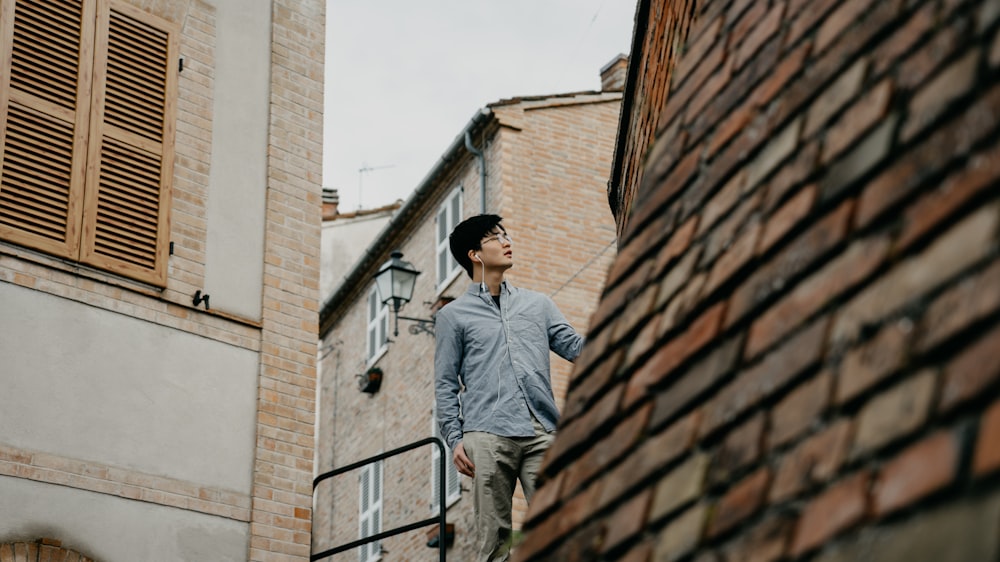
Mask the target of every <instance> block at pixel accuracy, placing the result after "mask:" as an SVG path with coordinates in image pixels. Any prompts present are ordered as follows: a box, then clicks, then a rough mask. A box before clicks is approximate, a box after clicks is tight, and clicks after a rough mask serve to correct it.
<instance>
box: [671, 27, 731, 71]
mask: <svg viewBox="0 0 1000 562" xmlns="http://www.w3.org/2000/svg"><path fill="white" fill-rule="evenodd" d="M722 24H723V18H722V17H721V16H720V17H717V18H715V20H714V21H713V22H712V23H711V24H709V25H708V26H707V28H706V29H705V31H704V32H703V33H702V34H701V35H700V36H698V38H697V40H696V41H695V42H694V43H693V44H692V45H691V46H690V47H689V48H688V49H686V50H685V52H684V56H682V57H681V60H680V61H678V63H677V67H676V70H675V71H674V73H673V76H672V78H673V83H674V84H675V86H674V87H675V88H676V87H677V86H676V85H678V84H681V83H683V82H684V79H685V78H687V77H688V75H689V74H691V71H692V70H694V69H695V68H698V65H699V64H700V63H701V61H702V59H703V58H704V57H705V55H706V53H708V50H709V49H710V48H711V47H712V46H713V45H714V44H715V40H716V39H718V37H719V31H721V30H722Z"/></svg>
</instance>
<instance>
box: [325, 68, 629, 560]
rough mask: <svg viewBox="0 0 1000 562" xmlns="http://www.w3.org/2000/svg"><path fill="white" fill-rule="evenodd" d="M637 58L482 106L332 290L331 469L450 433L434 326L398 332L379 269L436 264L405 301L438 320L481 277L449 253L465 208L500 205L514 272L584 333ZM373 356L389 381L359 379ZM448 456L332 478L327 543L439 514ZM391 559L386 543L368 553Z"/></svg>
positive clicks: (416, 547) (607, 235)
mask: <svg viewBox="0 0 1000 562" xmlns="http://www.w3.org/2000/svg"><path fill="white" fill-rule="evenodd" d="M625 64H626V59H625V58H624V57H619V58H617V59H616V60H615V61H613V62H612V63H611V64H609V65H608V66H607V67H606V68H605V69H604V73H603V75H604V77H605V78H606V81H605V82H604V90H603V91H600V92H577V93H572V94H564V95H552V96H539V97H522V98H514V99H508V100H502V101H499V102H496V103H493V104H491V105H489V106H487V107H486V108H484V109H482V110H480V111H479V112H477V113H476V114H475V116H474V117H473V118H472V119H471V120H470V121H469V123H468V124H467V125H466V127H465V128H464V130H462V131H460V132H459V134H458V135H457V136H456V137H455V140H454V141H453V143H452V144H451V145H450V146H449V147H448V148H447V150H446V151H445V152H444V154H443V155H442V157H441V159H440V160H439V161H438V163H437V164H436V165H435V167H434V168H433V169H432V170H431V172H430V173H429V174H428V175H427V176H426V178H425V179H424V180H423V181H422V183H421V184H420V185H419V186H418V187H417V189H416V190H415V192H414V194H413V195H412V196H411V197H410V198H409V199H408V200H407V201H406V202H405V203H404V204H403V206H402V208H400V209H399V210H398V211H397V212H396V213H395V215H394V216H393V218H392V219H391V221H390V222H389V223H388V225H387V226H386V227H385V228H384V229H383V230H382V232H381V233H380V234H379V235H378V236H377V237H376V239H375V241H374V242H373V243H372V244H371V245H370V246H369V247H368V249H367V251H366V252H365V253H364V255H363V256H362V258H361V260H360V261H359V262H358V263H357V264H356V265H355V267H354V269H353V270H352V271H351V272H350V273H349V274H348V276H347V278H346V280H345V281H344V282H343V283H342V284H341V285H340V288H339V289H338V290H337V291H336V292H335V293H334V294H333V296H331V297H330V298H329V299H328V300H327V301H326V302H325V304H324V306H323V309H322V311H321V315H320V329H321V338H322V343H321V352H322V356H323V359H322V360H321V362H320V390H319V396H320V399H319V414H318V420H319V421H318V423H319V426H318V437H317V442H318V445H317V459H318V460H317V472H319V473H322V472H325V471H328V470H332V469H334V468H337V467H342V466H345V465H348V464H351V463H353V462H356V461H359V460H362V459H364V458H367V457H370V456H373V455H377V454H380V453H382V452H386V451H390V450H392V449H395V448H398V447H401V446H404V445H407V444H409V443H412V442H415V441H418V440H420V439H424V438H427V437H431V436H432V435H434V434H435V433H436V424H435V422H434V417H433V414H434V412H433V410H434V396H433V356H434V339H433V334H432V333H429V332H427V331H417V332H416V333H412V332H410V327H413V328H417V327H419V326H421V325H420V324H415V323H413V322H410V321H407V320H400V321H399V324H400V333H399V335H398V336H396V335H393V333H392V332H393V316H392V314H391V313H390V312H389V311H388V309H387V307H385V306H381V305H379V303H378V302H377V297H376V292H375V288H374V281H373V276H374V274H375V273H376V272H377V271H378V269H379V268H380V267H381V266H382V265H383V264H384V263H385V262H386V261H387V260H388V259H389V257H390V253H391V252H392V251H393V250H397V249H398V250H400V251H402V253H403V259H404V260H406V261H408V262H410V263H412V264H413V266H414V267H415V268H416V269H417V270H420V271H422V274H421V275H419V276H418V277H417V281H416V286H415V289H414V294H413V298H412V300H411V301H410V303H409V304H408V305H406V307H405V308H404V309H403V310H402V311H401V312H400V314H402V315H405V316H410V317H419V318H424V319H430V318H431V317H432V314H433V311H434V310H435V307H436V306H437V305H439V304H440V303H444V302H446V301H447V300H449V299H450V298H454V297H456V296H458V295H459V294H461V293H462V292H464V291H465V290H466V288H467V287H468V283H469V279H468V277H467V276H466V274H465V271H464V270H462V268H461V267H460V266H458V264H457V263H456V262H455V261H454V259H453V258H452V257H451V254H450V252H449V250H448V243H447V235H448V234H450V232H451V229H452V228H453V227H454V225H456V224H458V223H459V222H461V220H463V219H464V218H467V217H469V216H472V215H475V214H479V213H481V212H488V213H495V214H499V215H501V216H503V217H505V221H504V222H505V225H506V226H507V228H508V229H509V231H510V232H511V233H512V234H513V236H514V237H515V239H516V241H515V244H514V248H515V250H514V252H515V264H516V265H515V267H514V269H512V270H511V271H510V272H509V275H508V279H509V280H510V281H511V282H512V283H513V284H515V285H518V286H522V287H526V288H531V289H534V290H537V291H540V292H542V293H545V294H548V295H551V296H552V298H553V299H554V300H555V302H556V304H557V305H558V306H559V307H560V309H561V310H562V311H563V313H564V314H565V315H566V317H567V319H568V320H569V321H570V322H571V323H572V324H573V325H574V326H576V327H578V329H580V330H581V331H583V330H584V328H585V326H586V321H587V318H588V317H589V316H590V314H592V312H593V310H594V307H595V306H596V301H597V296H598V291H599V290H600V287H601V286H602V285H603V282H604V276H605V273H606V272H607V269H608V266H609V265H610V263H611V260H612V258H613V256H614V253H615V249H614V241H615V225H614V219H613V217H612V215H611V213H610V212H609V211H608V207H607V202H606V189H607V177H608V173H609V170H610V166H611V156H612V153H613V147H614V136H615V128H616V126H617V123H618V113H619V107H620V100H621V86H622V82H623V81H622V80H619V81H617V82H615V76H616V75H617V76H621V75H622V74H623V69H624V67H625ZM616 73H617V74H616ZM470 149H471V150H470ZM473 151H475V152H473ZM476 153H478V154H479V155H481V156H478V155H477V154H476ZM483 162H485V169H484V168H483V167H482V165H483ZM387 340H389V341H387ZM553 358H554V361H553V386H554V387H555V389H556V394H557V396H559V397H562V396H563V395H564V393H565V388H566V382H567V377H568V375H569V368H570V363H568V362H566V361H564V360H562V359H560V358H558V357H557V356H555V355H553ZM371 368H378V369H380V370H381V372H382V373H383V375H384V376H383V382H382V385H381V388H380V390H378V392H377V393H375V394H367V393H363V392H361V391H360V390H359V384H358V381H359V377H360V376H361V375H363V374H365V373H366V372H367V371H368V370H369V369H371ZM560 402H561V400H560ZM434 455H435V451H434V450H433V448H432V447H430V446H427V447H425V448H423V449H422V450H419V449H418V450H416V451H412V452H410V453H406V454H404V455H401V456H399V457H393V458H390V459H386V460H385V461H383V464H382V465H381V466H380V467H379V468H378V472H377V473H376V472H375V471H376V469H375V467H374V465H373V466H371V467H369V468H368V469H365V470H361V471H356V473H347V474H344V475H343V476H341V477H338V478H336V479H333V480H327V481H324V482H322V483H321V484H320V486H319V487H318V488H317V490H316V500H315V507H314V511H315V519H314V526H313V529H314V533H313V545H314V547H313V548H314V552H322V551H325V550H328V549H330V548H333V547H334V546H338V545H342V544H346V543H349V542H351V541H353V540H355V539H357V538H358V537H359V535H360V533H361V530H362V528H364V529H365V530H366V531H370V530H371V529H372V526H371V525H372V523H373V522H377V524H376V528H378V529H381V530H383V531H385V530H388V529H391V528H396V527H399V526H402V525H405V524H409V523H413V522H416V521H420V520H424V519H427V518H429V517H431V516H432V515H433V514H434V513H437V512H438V511H437V509H438V506H436V505H434V504H435V503H436V502H434V501H433V498H436V496H434V495H433V494H432V490H433V488H432V481H433V480H432V475H433V473H434V472H435V469H434V466H435V465H434V464H433V459H434ZM449 456H450V453H449ZM448 466H449V467H451V462H450V459H449V462H448ZM450 472H451V475H450V478H451V480H450V481H449V484H448V495H449V498H448V506H447V507H448V520H449V522H451V523H454V525H455V528H456V535H457V536H456V538H455V545H454V546H453V547H452V549H451V551H450V552H449V558H451V559H455V560H467V559H471V558H470V557H471V552H472V546H473V545H472V542H471V540H472V536H473V535H472V525H471V520H470V516H471V514H472V501H471V497H468V496H467V495H465V494H463V491H462V490H461V486H462V485H463V484H462V483H461V482H459V476H458V473H457V472H456V471H454V470H453V467H451V468H450ZM369 484H370V488H366V489H367V490H368V492H369V493H368V494H362V493H361V492H360V491H359V488H361V487H363V486H366V485H369ZM464 486H465V487H466V488H467V487H468V483H465V484H464ZM359 502H362V503H360V504H359ZM525 507H526V506H525V504H524V502H523V500H520V501H519V502H518V503H517V504H516V505H515V509H516V512H517V513H516V515H515V519H516V520H517V522H518V523H519V522H520V520H521V519H522V518H523V515H524V511H525ZM362 525H364V527H362ZM368 534H371V533H368ZM426 542H428V537H427V536H425V534H424V533H423V532H422V531H418V532H414V533H409V534H404V535H400V536H397V537H393V538H390V539H388V540H386V541H384V543H383V544H382V545H381V547H382V548H383V549H384V551H385V552H387V554H385V558H386V559H390V558H391V559H394V560H408V561H409V560H436V559H437V558H436V557H437V552H436V551H435V550H432V549H430V548H427V546H426V545H425V543H426ZM379 557H380V550H379V548H377V547H375V548H372V549H370V550H369V551H367V552H366V553H365V554H364V555H363V557H362V560H371V559H376V558H379Z"/></svg>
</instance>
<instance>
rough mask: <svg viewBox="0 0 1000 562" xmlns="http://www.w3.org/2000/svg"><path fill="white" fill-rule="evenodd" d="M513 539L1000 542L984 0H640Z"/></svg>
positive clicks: (997, 315) (868, 549) (998, 22)
mask: <svg viewBox="0 0 1000 562" xmlns="http://www.w3.org/2000/svg"><path fill="white" fill-rule="evenodd" d="M636 30H637V32H636V34H635V37H634V41H633V51H632V55H631V56H632V60H631V65H630V69H629V76H628V80H627V86H626V91H625V95H624V98H623V119H622V122H621V124H620V128H619V137H618V144H617V149H616V159H615V164H614V166H613V169H612V183H611V185H610V189H611V191H610V193H609V195H610V200H611V202H612V207H613V209H614V212H615V215H616V221H617V224H618V232H619V233H620V241H619V254H618V257H617V258H616V261H615V263H614V265H613V266H612V268H611V270H610V272H609V274H608V279H607V284H606V287H605V289H604V292H603V295H602V298H601V304H600V305H599V308H598V310H597V312H596V313H595V314H594V316H593V321H592V322H591V325H590V327H589V330H590V334H591V339H590V340H589V342H588V344H587V346H586V348H585V350H584V353H583V355H582V356H581V358H580V360H579V361H578V362H577V363H576V365H575V370H574V374H573V376H572V381H571V384H570V390H569V395H568V398H567V402H566V408H565V411H564V417H563V421H562V424H561V426H560V431H559V435H558V437H557V439H556V441H555V444H554V446H553V448H552V449H551V450H550V454H549V455H548V457H547V458H546V465H545V468H544V479H545V482H544V484H543V485H542V487H541V489H540V490H539V492H538V496H537V499H536V501H535V502H534V503H533V505H532V509H531V512H530V513H529V520H528V523H527V526H526V529H527V537H526V540H525V541H524V543H522V545H521V546H520V548H519V549H518V552H517V553H516V556H515V559H517V560H521V561H529V560H530V561H534V560H561V561H574V560H580V561H583V560H627V561H630V562H649V561H656V562H663V561H673V560H694V561H697V562H723V561H724V562H736V561H749V560H753V561H776V560H788V561H805V560H809V561H822V562H836V561H848V560H850V561H859V560H872V561H876V560H877V561H879V562H889V561H896V560H899V561H903V560H907V561H940V560H949V561H955V562H974V561H975V562H978V561H982V560H996V559H997V557H998V556H1000V534H998V533H997V529H998V528H1000V527H998V526H1000V479H998V476H1000V398H998V397H1000V353H998V349H1000V191H998V190H997V185H998V179H1000V167H998V166H1000V152H998V150H1000V145H998V138H1000V137H998V117H997V116H998V115H1000V82H998V79H997V77H998V76H1000V73H998V72H997V69H998V67H1000V3H997V2H995V1H964V0H943V1H937V0H918V1H909V2H903V1H894V0H893V1H885V2H870V1H867V0H768V1H746V0H676V1H671V0H643V1H641V2H640V4H639V11H638V15H637V23H636Z"/></svg>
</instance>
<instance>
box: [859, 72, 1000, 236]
mask: <svg viewBox="0 0 1000 562" xmlns="http://www.w3.org/2000/svg"><path fill="white" fill-rule="evenodd" d="M998 113H1000V86H995V87H993V88H992V89H990V90H989V91H987V92H986V93H984V94H983V95H982V96H981V97H980V98H979V99H977V100H976V101H974V102H971V103H970V105H969V107H968V109H967V110H966V111H965V112H964V113H962V114H961V115H959V116H958V117H955V118H953V119H952V120H951V121H949V122H948V123H947V124H946V125H943V126H941V127H939V128H936V129H935V130H934V132H933V133H932V134H931V136H930V137H928V138H927V139H926V140H924V141H923V142H921V143H920V144H919V145H918V146H917V147H916V148H914V149H913V150H911V151H909V152H908V153H906V154H905V155H904V156H902V157H900V158H898V159H897V160H896V162H895V163H893V164H892V165H891V166H890V167H889V168H888V169H887V170H886V171H884V172H882V173H881V174H880V175H879V176H877V177H876V178H875V179H874V180H872V181H871V182H869V184H868V185H867V186H866V187H865V190H864V192H863V193H862V195H861V198H860V200H859V201H858V212H857V217H856V221H857V225H858V226H859V227H862V228H863V227H867V226H868V225H870V224H871V223H872V222H874V221H875V220H876V219H878V218H881V216H882V215H883V214H884V213H885V212H887V211H889V210H890V209H892V208H893V207H895V206H896V205H898V204H899V203H900V202H902V201H904V200H905V199H907V198H909V197H910V196H911V195H912V194H913V193H915V192H917V191H918V188H919V187H920V186H921V185H922V184H923V183H924V182H925V181H927V180H928V179H929V178H932V177H933V176H934V174H935V173H937V171H938V170H940V169H941V168H943V167H944V166H946V165H947V164H948V162H950V161H951V160H952V159H953V158H955V157H956V156H960V155H964V154H966V153H967V152H968V151H969V150H970V149H971V147H972V146H973V145H974V144H975V143H977V142H979V140H980V139H982V138H983V137H985V136H986V135H988V134H991V133H992V132H993V131H994V126H995V120H994V119H992V118H991V116H992V115H996V114H998Z"/></svg>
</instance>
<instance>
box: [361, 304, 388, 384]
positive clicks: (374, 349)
mask: <svg viewBox="0 0 1000 562" xmlns="http://www.w3.org/2000/svg"><path fill="white" fill-rule="evenodd" d="M373 308H374V309H375V311H374V313H373V312H372V309H373ZM365 317H366V318H367V319H368V324H367V336H366V337H365V358H366V359H367V360H368V365H369V366H371V365H372V364H373V363H375V362H376V361H378V359H379V358H380V357H382V355H383V354H384V353H385V352H386V350H387V349H389V306H388V305H386V304H384V303H381V302H379V294H378V289H376V288H375V286H374V285H373V286H372V288H371V290H370V291H368V299H367V300H365Z"/></svg>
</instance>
